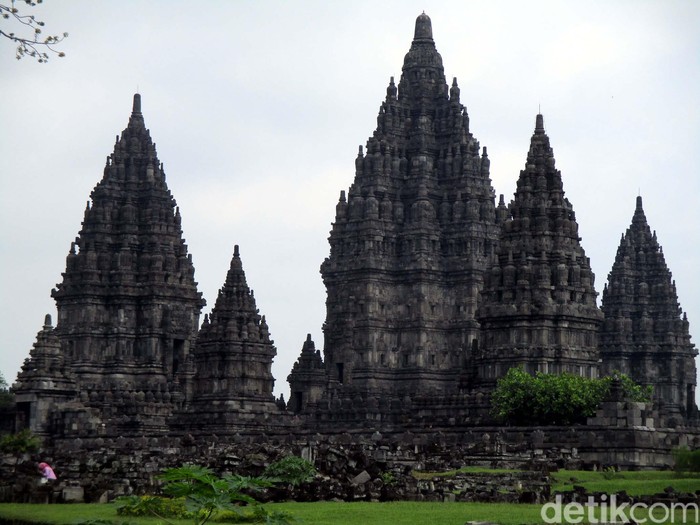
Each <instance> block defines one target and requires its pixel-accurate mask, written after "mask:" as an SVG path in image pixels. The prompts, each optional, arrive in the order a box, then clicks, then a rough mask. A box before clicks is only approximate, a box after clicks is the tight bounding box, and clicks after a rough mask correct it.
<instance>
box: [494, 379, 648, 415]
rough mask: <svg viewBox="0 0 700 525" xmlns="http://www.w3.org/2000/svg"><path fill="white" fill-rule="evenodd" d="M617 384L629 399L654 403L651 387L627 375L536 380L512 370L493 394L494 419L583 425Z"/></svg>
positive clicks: (501, 380) (500, 381)
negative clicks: (616, 382)
mask: <svg viewBox="0 0 700 525" xmlns="http://www.w3.org/2000/svg"><path fill="white" fill-rule="evenodd" d="M615 381H619V385H620V387H621V389H622V392H623V395H624V397H625V398H626V399H629V400H631V401H649V400H650V399H651V387H642V386H640V385H638V384H637V383H635V382H634V381H633V380H632V379H630V378H629V377H627V376H626V375H624V374H614V375H613V376H606V377H603V378H600V379H589V378H586V377H581V376H577V375H573V374H569V373H563V374H543V373H540V372H538V373H537V374H535V375H534V376H533V375H530V374H528V373H527V372H525V371H524V370H523V369H522V368H511V369H510V370H508V373H507V374H506V375H505V377H503V378H501V379H499V381H498V384H497V386H496V389H495V390H494V392H493V394H492V397H491V402H492V407H493V409H492V410H493V415H494V416H495V417H496V418H497V419H499V420H500V421H502V422H504V423H508V424H511V425H522V426H527V425H572V424H583V423H585V422H586V418H589V417H592V416H594V415H595V412H596V409H597V408H598V405H600V403H601V402H602V401H603V400H604V399H605V398H606V397H607V396H608V394H609V393H610V390H611V388H612V386H613V384H614V383H615Z"/></svg>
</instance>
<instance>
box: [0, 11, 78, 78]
mask: <svg viewBox="0 0 700 525" xmlns="http://www.w3.org/2000/svg"><path fill="white" fill-rule="evenodd" d="M22 1H23V2H24V3H25V4H26V5H27V6H28V7H36V6H37V5H38V4H41V3H42V0H22ZM17 3H19V2H18V0H10V4H9V5H8V4H0V15H2V19H3V22H4V24H5V26H4V27H3V28H1V29H0V35H1V36H4V37H5V38H7V39H9V40H10V41H12V42H13V43H14V44H16V45H17V47H16V48H15V57H16V58H17V60H20V59H22V58H24V57H27V56H28V57H31V58H34V59H36V60H37V61H38V62H39V63H42V64H43V63H45V62H48V60H49V57H50V56H51V55H56V56H59V57H64V56H65V53H64V52H63V51H59V50H58V49H56V48H55V47H54V46H56V45H57V44H59V43H61V41H63V39H65V38H67V37H68V33H63V34H61V35H48V36H45V35H44V34H43V27H44V25H45V24H44V22H42V21H41V20H38V19H37V18H36V17H35V16H34V15H27V14H22V13H21V12H20V10H19V9H18V8H17V7H16V6H15V4H17ZM10 27H14V28H15V29H10ZM16 31H20V33H17V32H16Z"/></svg>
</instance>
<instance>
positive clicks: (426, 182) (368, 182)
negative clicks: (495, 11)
mask: <svg viewBox="0 0 700 525" xmlns="http://www.w3.org/2000/svg"><path fill="white" fill-rule="evenodd" d="M494 201H495V193H494V190H493V188H492V186H491V180H490V177H489V159H488V156H487V153H486V148H483V150H481V148H480V147H479V142H478V141H477V140H476V139H475V138H474V136H473V135H472V133H471V132H470V129H469V117H468V115H467V110H466V108H465V107H464V106H463V105H462V103H461V102H460V89H459V87H458V86H457V80H456V79H454V80H453V82H452V85H451V87H450V86H449V85H448V84H447V83H446V80H445V74H444V70H443V65H442V57H441V56H440V54H439V53H438V52H437V49H436V47H435V42H434V41H433V33H432V27H431V21H430V18H429V17H428V16H427V15H425V14H422V15H420V16H419V17H418V19H417V20H416V25H415V33H414V38H413V42H412V44H411V48H410V50H409V51H408V53H407V54H406V56H405V59H404V64H403V70H402V74H401V80H400V81H399V83H398V85H396V84H395V83H394V79H393V77H392V78H391V80H390V82H389V86H388V87H387V89H386V97H385V99H384V101H383V102H382V104H381V106H380V108H379V115H378V117H377V128H376V130H375V131H374V134H373V135H372V136H371V137H370V138H369V140H368V141H367V145H366V149H363V148H362V147H360V148H359V153H358V156H357V159H356V161H355V179H354V182H353V183H352V185H351V186H350V189H349V191H348V193H347V195H346V193H345V192H344V191H342V192H341V193H340V199H339V201H338V204H337V207H336V217H335V222H334V223H333V227H332V230H331V234H330V238H329V241H330V248H331V251H330V256H329V257H328V258H327V259H326V260H325V261H324V263H323V264H322V266H321V274H322V276H323V281H324V283H325V285H326V289H327V302H326V308H327V313H326V322H325V325H324V360H323V361H324V364H325V367H326V373H327V376H328V379H329V381H330V386H331V390H332V389H333V388H337V387H340V385H342V389H343V390H345V391H348V390H354V391H362V392H386V391H391V392H394V393H396V392H400V391H403V392H414V393H415V392H419V391H424V390H427V389H432V390H434V391H442V392H445V391H451V390H456V389H457V386H458V384H459V377H460V375H461V373H462V370H463V368H464V367H465V362H466V361H467V360H468V359H469V352H470V350H471V347H472V342H473V340H474V339H476V338H477V337H478V325H477V323H476V321H475V319H474V312H475V310H476V306H477V297H478V294H479V291H480V289H481V285H482V278H483V272H484V269H485V267H486V264H487V261H488V260H490V258H491V255H492V251H493V249H494V243H495V241H496V238H497V232H498V226H497V222H496V210H495V202H494Z"/></svg>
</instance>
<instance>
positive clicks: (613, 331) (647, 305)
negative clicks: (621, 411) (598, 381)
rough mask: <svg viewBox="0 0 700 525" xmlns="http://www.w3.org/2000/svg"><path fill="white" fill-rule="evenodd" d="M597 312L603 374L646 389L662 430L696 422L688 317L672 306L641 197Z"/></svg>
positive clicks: (673, 297)
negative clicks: (618, 374)
mask: <svg viewBox="0 0 700 525" xmlns="http://www.w3.org/2000/svg"><path fill="white" fill-rule="evenodd" d="M602 309H603V312H604V313H605V323H604V324H603V325H602V326H601V329H600V349H601V357H602V359H603V369H604V371H605V372H606V373H607V374H611V373H613V372H614V371H619V372H622V373H625V374H627V375H629V376H630V377H632V379H634V380H635V381H637V382H639V383H641V384H644V385H651V386H652V387H653V388H654V402H655V405H656V406H657V408H658V409H659V415H660V416H661V419H662V421H661V424H662V425H675V424H676V423H678V424H680V423H682V422H683V421H685V420H687V419H688V418H693V417H696V415H697V408H696V406H695V386H696V381H697V379H696V378H697V375H696V368H695V356H696V355H697V350H696V349H695V347H694V345H693V344H692V343H691V342H690V334H689V332H688V330H689V325H688V317H687V315H686V314H684V313H683V312H682V310H681V308H680V306H679V304H678V295H677V293H676V284H675V281H673V280H672V278H671V272H670V271H669V269H668V267H667V266H666V261H665V259H664V253H663V250H662V248H661V246H659V243H658V241H657V239H656V232H653V233H652V231H651V229H650V228H649V225H648V223H647V219H646V215H645V214H644V209H643V208H642V198H641V197H637V206H636V209H635V211H634V215H633V217H632V224H631V225H630V227H629V228H628V229H627V231H626V232H625V233H624V234H623V235H622V239H621V241H620V246H619V247H618V249H617V255H616V256H615V262H614V264H613V267H612V270H611V272H610V274H609V275H608V284H607V285H606V286H605V290H604V291H603V305H602ZM674 422H675V423H674Z"/></svg>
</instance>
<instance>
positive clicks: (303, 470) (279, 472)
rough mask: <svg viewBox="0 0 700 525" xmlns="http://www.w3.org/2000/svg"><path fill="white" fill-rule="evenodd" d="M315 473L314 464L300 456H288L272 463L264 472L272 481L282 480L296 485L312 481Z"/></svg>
mask: <svg viewBox="0 0 700 525" xmlns="http://www.w3.org/2000/svg"><path fill="white" fill-rule="evenodd" d="M315 475H316V469H315V468H314V466H313V464H312V463H311V462H310V461H307V460H305V459H304V458H300V457H299V456H286V457H284V458H282V459H280V460H277V461H274V462H272V463H270V465H269V466H268V467H267V468H266V469H265V474H264V476H265V477H266V478H267V479H268V480H270V481H275V482H277V481H281V482H283V483H288V484H290V485H292V486H295V487H296V486H297V485H301V484H302V483H306V482H307V481H311V480H312V479H314V476H315Z"/></svg>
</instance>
